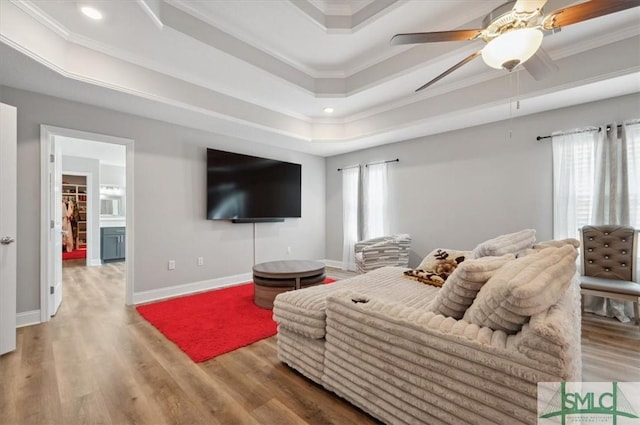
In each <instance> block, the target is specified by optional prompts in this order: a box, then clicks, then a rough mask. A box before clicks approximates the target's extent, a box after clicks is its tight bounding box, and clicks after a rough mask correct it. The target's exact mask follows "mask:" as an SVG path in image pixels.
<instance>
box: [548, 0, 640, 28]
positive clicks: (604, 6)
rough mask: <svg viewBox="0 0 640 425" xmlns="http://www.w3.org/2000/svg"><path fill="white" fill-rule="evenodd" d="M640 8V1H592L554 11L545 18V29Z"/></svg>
mask: <svg viewBox="0 0 640 425" xmlns="http://www.w3.org/2000/svg"><path fill="white" fill-rule="evenodd" d="M637 6H640V0H591V1H588V2H585V3H580V4H577V5H575V6H570V7H566V8H564V9H558V10H554V11H553V12H551V13H549V15H548V16H547V17H545V18H544V21H543V23H542V26H543V28H545V29H553V28H558V27H564V26H566V25H571V24H575V23H577V22H582V21H586V20H588V19H592V18H597V17H599V16H604V15H608V14H610V13H615V12H620V11H622V10H626V9H631V8H632V7H637Z"/></svg>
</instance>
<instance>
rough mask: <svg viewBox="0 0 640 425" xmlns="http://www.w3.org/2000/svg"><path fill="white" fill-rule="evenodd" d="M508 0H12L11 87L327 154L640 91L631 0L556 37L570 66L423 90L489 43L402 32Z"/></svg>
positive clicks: (0, 33) (472, 74)
mask: <svg viewBox="0 0 640 425" xmlns="http://www.w3.org/2000/svg"><path fill="white" fill-rule="evenodd" d="M501 3H502V1H489V0H488V1H482V2H479V1H472V0H451V1H437V0H415V1H393V0H351V1H338V0H290V1H289V0H281V1H275V0H272V1H268V2H267V1H257V0H256V1H251V0H249V1H199V2H194V1H184V0H167V1H162V0H137V1H118V2H113V1H90V2H78V1H69V0H64V1H63V0H60V1H53V0H29V1H25V0H19V1H11V2H9V1H0V42H1V43H0V55H1V57H2V58H3V60H1V61H0V84H3V85H7V86H11V87H16V88H21V89H26V90H32V91H36V92H41V93H45V94H50V95H55V96H59V97H63V98H68V99H70V100H76V101H82V102H85V103H90V104H94V105H97V106H104V107H108V108H112V109H116V110H121V111H124V112H129V113H135V114H138V115H143V116H147V117H151V118H155V119H163V120H166V121H170V122H174V123H178V124H181V125H187V126H191V127H195V128H200V129H204V130H209V131H214V132H217V133H220V134H225V135H229V136H233V137H236V138H239V139H246V140H252V141H256V142H260V143H267V144H273V145H277V146H282V147H286V148H289V149H294V150H298V151H302V152H308V153H313V154H318V155H333V154H337V153H342V152H347V151H353V150H357V149H362V148H365V147H369V146H375V145H379V144H384V143H392V142H397V141H400V140H405V139H407V138H414V137H420V136H423V135H427V134H434V133H438V132H442V131H448V130H452V129H456V128H461V127H464V126H468V125H475V124H482V123H486V122H493V121H497V120H501V119H505V118H508V117H509V116H518V115H526V114H530V113H535V112H539V111H543V110H549V109H555V108H560V107H564V106H569V105H574V104H578V103H583V102H587V101H592V100H598V99H603V98H607V97H612V96H616V95H621V94H628V93H634V92H638V91H640V53H639V52H640V26H639V25H638V22H639V21H640V8H634V9H630V10H627V11H625V12H620V13H616V14H612V15H608V16H604V17H600V18H597V19H593V20H590V21H587V22H583V23H579V24H575V25H571V26H570V27H566V28H565V29H563V30H562V31H561V32H559V33H556V34H552V35H548V36H546V37H545V39H544V41H543V47H544V48H545V50H546V51H547V52H548V53H549V55H550V56H551V57H552V58H553V59H554V60H555V61H556V62H557V63H558V65H559V66H560V71H559V72H558V73H556V74H554V75H552V76H551V77H549V78H546V79H544V80H542V81H536V80H534V79H533V78H531V77H530V76H529V74H528V73H527V72H526V71H524V70H522V71H519V72H517V75H516V73H515V72H514V73H512V74H511V75H510V74H509V73H507V72H506V71H500V70H493V69H490V68H488V67H487V66H485V65H484V63H482V61H480V60H478V61H475V62H473V63H471V64H469V65H467V66H465V67H463V68H462V69H460V70H459V71H457V72H456V73H454V74H451V75H450V76H448V77H447V78H446V79H444V80H442V81H441V82H439V83H437V84H436V85H434V86H433V87H431V88H429V89H428V90H425V91H423V92H420V93H419V94H416V93H414V90H415V89H416V88H417V87H419V86H420V85H422V84H423V83H424V82H426V81H428V80H429V79H431V78H432V77H434V76H435V75H438V74H439V73H440V72H442V71H444V70H445V69H447V68H448V67H450V66H451V65H453V64H454V63H456V62H457V61H459V60H461V59H462V58H464V57H465V56H467V55H469V54H470V53H472V52H474V51H477V50H478V49H480V48H481V47H482V45H483V42H482V41H473V42H450V43H433V44H430V45H418V46H393V47H392V46H390V45H389V39H390V38H391V36H392V35H394V34H396V33H400V32H417V31H439V30H447V29H453V28H465V27H467V28H469V27H471V28H473V27H479V26H480V21H481V20H482V18H483V17H484V16H485V15H486V14H487V13H488V12H489V11H491V10H492V9H493V8H495V7H497V6H499V5H500V4H501ZM85 4H91V5H94V6H95V7H96V8H98V9H99V10H101V12H102V13H103V15H104V18H103V19H102V20H101V21H99V22H96V21H91V20H89V19H87V18H86V17H85V16H83V15H82V14H81V13H80V12H79V7H80V6H81V5H85ZM567 4H570V2H569V1H566V0H550V1H549V2H548V4H547V6H546V7H545V10H554V9H556V8H559V7H563V6H566V5H567ZM514 81H518V83H519V84H518V85H519V90H518V91H516V89H515V84H514ZM518 94H519V96H516V95H518ZM516 97H518V98H519V99H520V105H521V107H520V109H519V110H515V111H514V108H512V107H510V102H511V101H512V100H513V99H514V98H516ZM325 107H332V108H333V109H334V113H333V114H331V115H327V114H325V113H324V112H323V110H324V108H325Z"/></svg>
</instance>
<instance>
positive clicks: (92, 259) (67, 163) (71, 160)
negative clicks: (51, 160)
mask: <svg viewBox="0 0 640 425" xmlns="http://www.w3.org/2000/svg"><path fill="white" fill-rule="evenodd" d="M18 140H19V139H18ZM18 143H19V142H18ZM62 152H63V156H62V173H63V174H64V173H65V172H67V171H70V172H74V171H76V172H81V173H87V174H90V175H91V186H89V178H88V177H87V195H88V196H87V200H88V202H90V203H91V205H89V204H87V243H88V244H91V251H90V252H89V251H87V254H88V255H89V256H88V258H87V264H99V263H100V162H99V161H98V160H97V159H91V158H79V157H77V156H69V155H67V152H65V151H64V149H63V151H62ZM18 184H20V183H19V182H18ZM89 232H91V233H89Z"/></svg>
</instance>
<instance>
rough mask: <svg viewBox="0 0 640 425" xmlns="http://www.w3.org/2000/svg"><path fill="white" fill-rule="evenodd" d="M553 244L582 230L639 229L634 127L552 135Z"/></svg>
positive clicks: (639, 137) (638, 129)
mask: <svg viewBox="0 0 640 425" xmlns="http://www.w3.org/2000/svg"><path fill="white" fill-rule="evenodd" d="M552 143H553V173H554V177H553V179H554V186H553V188H554V193H553V195H554V202H553V204H554V220H553V224H554V238H555V239H563V238H576V239H577V238H579V232H578V229H579V228H580V227H582V226H584V225H586V224H604V223H608V224H629V225H631V226H633V227H635V228H636V229H640V171H639V170H638V167H639V166H640V121H634V122H627V123H625V124H623V125H622V126H621V128H620V131H617V128H616V126H615V124H614V125H612V126H611V131H605V130H604V129H602V131H601V130H600V129H598V128H588V129H581V130H576V131H574V132H571V133H564V134H554V135H552Z"/></svg>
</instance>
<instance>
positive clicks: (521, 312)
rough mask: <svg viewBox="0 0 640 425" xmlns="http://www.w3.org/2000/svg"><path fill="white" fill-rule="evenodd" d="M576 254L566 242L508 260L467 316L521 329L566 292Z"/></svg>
mask: <svg viewBox="0 0 640 425" xmlns="http://www.w3.org/2000/svg"><path fill="white" fill-rule="evenodd" d="M577 256H578V251H577V250H576V248H575V247H573V246H572V245H564V246H562V247H559V248H556V247H550V248H547V249H542V250H540V251H539V252H536V253H532V254H530V255H527V256H525V257H521V258H517V259H515V260H513V261H510V262H508V263H507V264H505V265H504V266H503V267H501V268H500V269H499V270H498V271H497V272H496V273H495V274H494V275H493V276H492V277H491V278H490V279H489V281H488V282H487V283H486V284H485V285H484V286H483V287H482V289H481V290H480V292H479V293H478V296H477V297H476V299H475V301H474V302H473V304H472V305H471V307H469V309H468V310H467V312H466V313H465V314H464V319H465V320H467V321H468V322H471V323H475V324H477V325H478V326H487V327H489V328H491V329H493V330H503V331H505V332H507V333H516V332H518V331H519V330H520V329H521V328H522V325H523V324H524V323H526V322H527V321H528V320H529V318H530V317H531V315H533V314H537V313H540V312H542V311H544V310H546V309H548V308H549V307H551V306H552V305H553V304H555V303H556V302H557V301H558V299H559V298H560V297H561V296H562V295H563V294H564V292H565V291H566V289H567V286H568V285H569V283H570V281H571V277H572V276H573V275H574V274H575V272H576V263H575V261H576V258H577Z"/></svg>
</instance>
